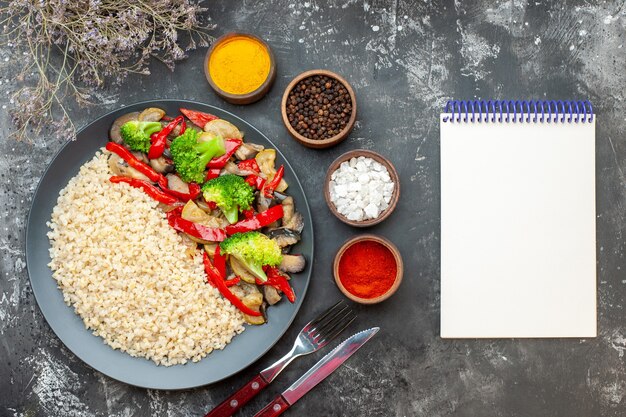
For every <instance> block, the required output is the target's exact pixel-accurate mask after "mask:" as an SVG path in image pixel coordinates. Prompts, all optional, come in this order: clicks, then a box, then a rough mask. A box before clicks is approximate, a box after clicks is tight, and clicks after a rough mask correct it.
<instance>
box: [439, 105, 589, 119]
mask: <svg viewBox="0 0 626 417" xmlns="http://www.w3.org/2000/svg"><path fill="white" fill-rule="evenodd" d="M444 113H447V114H450V115H449V116H447V115H446V116H445V117H444V118H443V119H442V120H443V121H444V122H451V123H460V122H461V121H462V122H465V123H466V122H470V123H475V122H478V123H483V122H484V123H496V122H498V123H501V122H505V123H531V122H532V123H537V122H539V123H544V122H545V123H566V122H567V123H572V122H574V123H579V122H580V123H585V122H587V123H591V122H593V117H594V114H593V107H592V105H591V102H590V101H589V100H584V101H561V100H558V101H554V100H549V101H548V100H546V101H540V100H530V101H520V100H488V101H485V100H471V101H468V100H450V101H448V103H447V104H446V107H445V109H444Z"/></svg>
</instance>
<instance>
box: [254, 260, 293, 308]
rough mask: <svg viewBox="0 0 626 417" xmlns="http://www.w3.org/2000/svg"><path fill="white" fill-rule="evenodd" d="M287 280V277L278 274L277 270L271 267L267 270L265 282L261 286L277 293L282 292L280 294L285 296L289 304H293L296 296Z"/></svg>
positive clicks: (280, 273)
mask: <svg viewBox="0 0 626 417" xmlns="http://www.w3.org/2000/svg"><path fill="white" fill-rule="evenodd" d="M287 278H288V277H287V276H285V275H284V274H283V273H282V272H280V270H279V269H278V268H275V267H271V268H268V269H267V281H266V282H263V283H261V284H262V285H269V286H272V287H274V288H276V289H277V290H279V291H282V293H283V294H285V296H286V297H287V299H288V300H289V302H291V303H293V302H295V301H296V294H295V293H294V292H293V288H291V285H289V281H288V280H287Z"/></svg>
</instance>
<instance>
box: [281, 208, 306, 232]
mask: <svg viewBox="0 0 626 417" xmlns="http://www.w3.org/2000/svg"><path fill="white" fill-rule="evenodd" d="M283 227H285V228H287V229H291V230H293V231H294V232H297V233H302V230H303V229H304V218H303V217H302V214H300V213H298V212H297V211H296V212H295V213H294V215H293V216H291V219H289V220H288V221H285V219H283Z"/></svg>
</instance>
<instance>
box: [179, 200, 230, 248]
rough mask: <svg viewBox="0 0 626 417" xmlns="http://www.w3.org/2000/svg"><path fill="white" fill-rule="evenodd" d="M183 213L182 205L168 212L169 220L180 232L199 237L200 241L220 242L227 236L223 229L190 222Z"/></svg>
mask: <svg viewBox="0 0 626 417" xmlns="http://www.w3.org/2000/svg"><path fill="white" fill-rule="evenodd" d="M181 213H182V209H181V208H180V207H179V208H177V209H174V210H172V211H169V212H168V213H167V222H168V223H169V224H170V226H172V227H173V228H174V229H176V230H178V231H179V232H183V233H186V234H188V235H189V236H190V237H193V238H195V239H194V240H196V239H199V242H200V243H211V242H220V241H222V240H224V239H225V238H226V233H224V231H223V230H222V229H218V228H216V227H207V226H204V225H202V224H199V223H194V222H190V221H189V220H185V219H183V218H182V217H181Z"/></svg>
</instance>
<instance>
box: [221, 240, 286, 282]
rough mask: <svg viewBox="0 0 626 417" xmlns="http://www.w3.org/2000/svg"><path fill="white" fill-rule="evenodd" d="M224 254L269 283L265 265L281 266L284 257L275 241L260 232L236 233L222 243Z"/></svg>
mask: <svg viewBox="0 0 626 417" xmlns="http://www.w3.org/2000/svg"><path fill="white" fill-rule="evenodd" d="M220 249H221V251H222V253H228V254H229V255H231V256H234V257H235V258H237V260H238V261H240V262H241V263H242V264H243V265H244V266H245V267H246V269H248V271H250V272H251V273H252V274H254V276H255V277H257V278H258V279H259V280H261V281H263V282H265V281H267V275H265V272H264V271H263V266H264V265H270V266H276V265H280V263H281V261H282V259H283V255H282V252H281V250H280V246H278V243H276V242H275V241H274V240H272V239H270V238H269V237H267V236H265V235H264V234H263V233H260V232H246V233H235V234H234V235H232V236H231V237H229V238H227V239H225V240H224V241H223V242H221V243H220Z"/></svg>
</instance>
